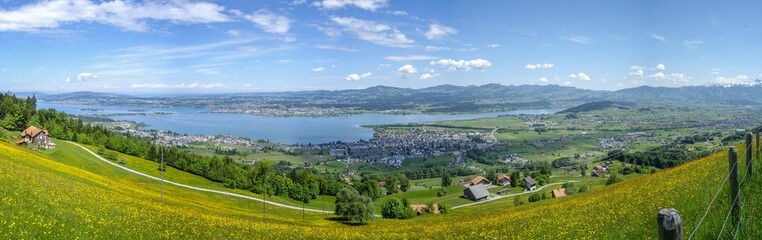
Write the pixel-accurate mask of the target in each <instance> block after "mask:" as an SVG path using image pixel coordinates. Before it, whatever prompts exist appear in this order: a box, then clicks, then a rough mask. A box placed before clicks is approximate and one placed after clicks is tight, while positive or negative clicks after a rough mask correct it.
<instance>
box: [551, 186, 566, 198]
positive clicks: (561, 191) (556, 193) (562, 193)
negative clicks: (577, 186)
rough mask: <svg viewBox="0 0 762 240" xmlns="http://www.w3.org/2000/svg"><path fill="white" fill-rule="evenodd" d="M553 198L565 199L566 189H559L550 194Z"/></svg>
mask: <svg viewBox="0 0 762 240" xmlns="http://www.w3.org/2000/svg"><path fill="white" fill-rule="evenodd" d="M552 194H553V197H554V198H559V197H566V188H559V189H556V190H553V192H552Z"/></svg>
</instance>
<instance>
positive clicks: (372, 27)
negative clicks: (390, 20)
mask: <svg viewBox="0 0 762 240" xmlns="http://www.w3.org/2000/svg"><path fill="white" fill-rule="evenodd" d="M331 21H333V22H335V23H336V24H338V25H340V26H342V27H344V31H347V32H350V33H353V34H355V35H357V36H358V37H359V38H360V39H362V40H365V41H369V42H372V43H375V44H379V45H383V46H388V47H410V44H411V43H414V42H415V41H413V40H411V39H407V37H406V36H405V34H402V32H400V31H399V30H397V28H395V27H393V26H389V25H386V24H380V23H376V22H374V21H367V20H361V19H356V18H352V17H336V16H334V17H331Z"/></svg>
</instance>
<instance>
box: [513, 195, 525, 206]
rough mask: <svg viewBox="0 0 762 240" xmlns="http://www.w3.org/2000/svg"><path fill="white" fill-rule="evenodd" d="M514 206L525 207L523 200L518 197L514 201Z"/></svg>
mask: <svg viewBox="0 0 762 240" xmlns="http://www.w3.org/2000/svg"><path fill="white" fill-rule="evenodd" d="M513 205H514V206H521V205H524V201H523V200H521V197H519V196H516V198H514V199H513Z"/></svg>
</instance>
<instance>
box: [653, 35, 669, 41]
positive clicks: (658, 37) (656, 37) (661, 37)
mask: <svg viewBox="0 0 762 240" xmlns="http://www.w3.org/2000/svg"><path fill="white" fill-rule="evenodd" d="M650 35H651V37H653V38H655V39H656V40H659V41H662V42H667V39H666V38H664V37H663V36H659V35H656V34H653V33H651V34H650Z"/></svg>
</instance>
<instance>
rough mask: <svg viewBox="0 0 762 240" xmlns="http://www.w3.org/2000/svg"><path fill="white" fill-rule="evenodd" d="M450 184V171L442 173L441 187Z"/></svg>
mask: <svg viewBox="0 0 762 240" xmlns="http://www.w3.org/2000/svg"><path fill="white" fill-rule="evenodd" d="M450 185H452V177H450V173H444V174H442V187H443V188H446V187H449V186H450Z"/></svg>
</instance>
